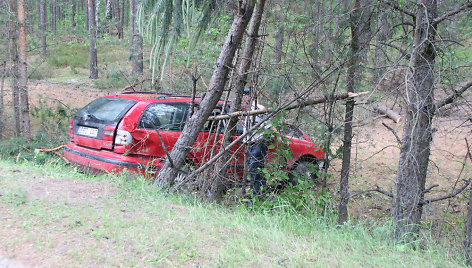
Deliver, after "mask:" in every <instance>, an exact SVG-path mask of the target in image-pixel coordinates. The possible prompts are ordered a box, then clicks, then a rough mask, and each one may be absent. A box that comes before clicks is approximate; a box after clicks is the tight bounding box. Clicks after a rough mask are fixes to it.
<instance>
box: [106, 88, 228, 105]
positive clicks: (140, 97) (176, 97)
mask: <svg viewBox="0 0 472 268" xmlns="http://www.w3.org/2000/svg"><path fill="white" fill-rule="evenodd" d="M105 97H112V98H121V99H128V100H134V101H149V100H157V99H160V100H167V101H165V102H168V101H169V100H171V101H178V102H187V101H191V100H192V96H190V95H181V94H174V93H166V92H149V91H130V92H123V93H119V94H114V95H108V96H105ZM200 99H201V97H199V96H195V102H196V103H198V102H200ZM228 102H229V103H230V102H231V101H228ZM218 103H219V104H223V100H220V101H219V102H218Z"/></svg>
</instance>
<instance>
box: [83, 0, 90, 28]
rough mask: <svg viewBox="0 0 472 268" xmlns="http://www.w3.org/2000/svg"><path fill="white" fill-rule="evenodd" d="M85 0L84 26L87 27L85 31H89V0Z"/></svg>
mask: <svg viewBox="0 0 472 268" xmlns="http://www.w3.org/2000/svg"><path fill="white" fill-rule="evenodd" d="M84 1H85V28H86V29H87V31H90V18H89V10H88V6H89V2H91V1H90V0H84Z"/></svg>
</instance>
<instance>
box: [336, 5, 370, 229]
mask: <svg viewBox="0 0 472 268" xmlns="http://www.w3.org/2000/svg"><path fill="white" fill-rule="evenodd" d="M370 2H371V0H355V2H354V9H353V10H352V12H351V18H350V24H351V57H350V61H349V63H350V66H349V69H348V74H347V84H346V88H347V90H348V92H353V93H355V92H357V91H358V89H359V88H360V82H361V78H362V69H361V66H360V62H361V61H364V58H365V57H366V55H367V50H368V49H369V42H370V39H371V34H370ZM353 115H354V99H348V100H347V101H346V114H345V118H344V140H343V161H342V168H341V179H340V183H339V192H340V195H341V200H340V201H339V208H338V224H343V223H344V222H346V221H347V219H348V211H347V204H348V202H349V170H350V166H351V147H352V120H353Z"/></svg>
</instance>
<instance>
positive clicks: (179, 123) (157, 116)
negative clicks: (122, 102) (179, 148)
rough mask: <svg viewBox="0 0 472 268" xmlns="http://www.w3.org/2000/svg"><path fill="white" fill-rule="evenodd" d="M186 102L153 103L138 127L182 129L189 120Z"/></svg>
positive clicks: (147, 108) (144, 113) (145, 111)
mask: <svg viewBox="0 0 472 268" xmlns="http://www.w3.org/2000/svg"><path fill="white" fill-rule="evenodd" d="M187 108H188V105H187V104H185V103H153V104H150V105H149V106H148V107H146V109H145V110H144V112H143V114H142V115H141V118H140V120H139V122H138V128H145V129H159V130H170V131H182V130H183V128H184V125H185V122H186V121H187V110H188V109H187Z"/></svg>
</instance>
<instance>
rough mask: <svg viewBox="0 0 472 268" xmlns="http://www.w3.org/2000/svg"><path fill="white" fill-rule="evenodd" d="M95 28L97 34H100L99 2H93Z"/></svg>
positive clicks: (98, 0)
mask: <svg viewBox="0 0 472 268" xmlns="http://www.w3.org/2000/svg"><path fill="white" fill-rule="evenodd" d="M95 27H96V29H97V32H98V33H101V32H102V31H101V28H100V0H97V1H96V2H95Z"/></svg>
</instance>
